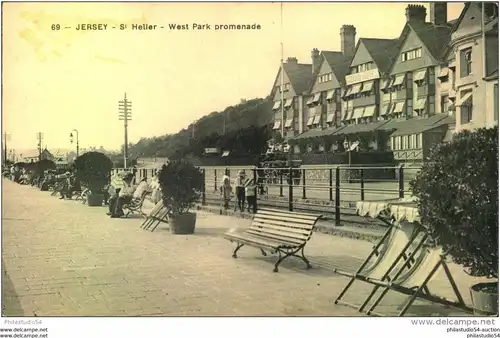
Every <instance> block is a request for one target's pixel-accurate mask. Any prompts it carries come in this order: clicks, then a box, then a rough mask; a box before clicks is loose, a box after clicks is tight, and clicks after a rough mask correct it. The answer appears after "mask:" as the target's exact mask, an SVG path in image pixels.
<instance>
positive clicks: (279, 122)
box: [273, 120, 281, 130]
mask: <svg viewBox="0 0 500 338" xmlns="http://www.w3.org/2000/svg"><path fill="white" fill-rule="evenodd" d="M280 127H281V121H280V120H277V121H274V126H273V130H277V129H280Z"/></svg>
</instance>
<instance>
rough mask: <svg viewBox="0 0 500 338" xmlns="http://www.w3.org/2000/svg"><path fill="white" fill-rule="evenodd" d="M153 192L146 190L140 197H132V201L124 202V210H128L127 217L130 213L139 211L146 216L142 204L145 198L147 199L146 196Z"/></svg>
mask: <svg viewBox="0 0 500 338" xmlns="http://www.w3.org/2000/svg"><path fill="white" fill-rule="evenodd" d="M150 193H151V192H149V191H144V192H143V193H142V195H141V198H140V199H136V198H134V199H132V201H130V203H127V204H124V205H123V210H126V211H127V213H126V214H125V217H128V215H130V214H134V213H138V214H139V215H141V216H142V217H146V214H145V213H144V211H142V205H143V204H144V200H145V199H146V196H147V195H148V194H150Z"/></svg>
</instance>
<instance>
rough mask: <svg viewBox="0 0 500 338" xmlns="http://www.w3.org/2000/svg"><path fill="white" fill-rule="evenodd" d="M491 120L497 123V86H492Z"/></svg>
mask: <svg viewBox="0 0 500 338" xmlns="http://www.w3.org/2000/svg"><path fill="white" fill-rule="evenodd" d="M493 120H494V121H498V84H495V85H494V86H493Z"/></svg>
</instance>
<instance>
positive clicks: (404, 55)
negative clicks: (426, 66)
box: [401, 48, 422, 62]
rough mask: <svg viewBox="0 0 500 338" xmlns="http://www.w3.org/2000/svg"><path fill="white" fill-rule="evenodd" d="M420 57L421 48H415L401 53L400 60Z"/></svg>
mask: <svg viewBox="0 0 500 338" xmlns="http://www.w3.org/2000/svg"><path fill="white" fill-rule="evenodd" d="M421 57H422V48H416V49H412V50H409V51H407V52H403V53H401V62H405V61H410V60H414V59H418V58H421Z"/></svg>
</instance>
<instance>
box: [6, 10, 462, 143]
mask: <svg viewBox="0 0 500 338" xmlns="http://www.w3.org/2000/svg"><path fill="white" fill-rule="evenodd" d="M407 5H408V3H402V2H399V3H394V2H391V3H353V2H351V3H284V4H283V26H281V24H280V22H281V19H280V18H281V15H280V3H123V2H122V3H4V4H3V17H2V21H3V39H4V40H3V55H2V62H3V74H2V82H3V101H2V129H3V130H2V131H3V132H6V133H7V134H8V141H9V142H8V144H9V145H8V147H9V148H10V149H12V148H14V149H35V148H36V146H37V140H36V134H37V133H38V132H42V133H43V146H44V147H45V146H47V148H48V149H49V150H50V149H51V148H56V147H57V148H71V147H74V144H73V145H72V144H70V138H69V133H70V132H71V131H72V130H73V129H77V130H78V133H79V142H80V148H90V147H92V146H95V147H97V148H99V147H100V146H104V148H106V149H109V150H111V149H117V150H118V149H119V148H120V147H121V145H122V144H123V142H124V127H123V122H122V121H119V119H118V101H119V100H122V99H123V97H124V94H125V93H126V94H127V98H128V99H129V100H130V101H132V121H130V122H129V127H128V140H129V142H137V141H138V140H139V139H140V138H141V137H152V136H160V135H164V134H167V133H175V132H177V131H179V130H181V129H182V128H185V127H187V126H188V125H189V124H190V123H191V122H193V121H195V120H196V119H198V118H200V117H202V116H204V115H207V114H209V113H211V112H213V111H220V110H223V109H224V108H225V107H227V106H231V105H235V104H237V103H239V102H240V100H241V99H252V98H257V97H262V98H264V97H266V96H267V95H269V92H270V90H271V88H272V86H273V82H274V80H275V77H276V74H277V72H278V70H279V65H280V59H281V47H280V41H281V39H282V40H283V46H284V48H283V49H284V58H285V59H286V58H287V57H297V58H298V60H299V62H300V63H310V62H311V60H310V58H311V50H312V49H313V48H318V49H320V50H330V51H335V50H338V51H340V35H339V34H340V27H341V26H342V25H343V24H351V25H354V26H355V27H356V30H357V35H356V38H359V37H371V38H397V37H399V35H400V33H401V31H402V29H403V27H404V24H405V21H406V18H405V8H406V6H407ZM425 5H426V7H427V20H429V9H428V4H425ZM462 8H463V3H448V20H452V19H455V18H457V17H458V16H459V15H460V11H461V10H462ZM78 24H107V25H108V26H107V29H106V30H90V31H89V30H87V31H82V30H76V27H77V25H78ZM120 24H123V25H127V29H125V30H120V29H119V28H118V27H119V25H120ZM132 24H149V25H157V29H156V30H147V31H139V30H131V25H132ZM169 24H179V25H184V24H187V25H189V27H190V29H189V30H170V29H169V28H168V25H169ZM193 24H198V25H203V24H209V25H210V28H211V29H210V30H208V29H205V30H194V29H192V26H193ZM217 24H219V25H221V24H222V25H228V24H258V25H260V26H261V29H260V30H239V31H234V30H233V31H224V30H215V25H217ZM52 25H59V27H61V28H60V29H59V30H57V26H52ZM112 26H116V27H117V28H116V29H112V28H111V27H112ZM160 26H164V27H165V28H163V29H161V28H159V27H160ZM64 27H70V28H67V29H66V28H64ZM281 27H282V28H281ZM52 28H55V30H52Z"/></svg>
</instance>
